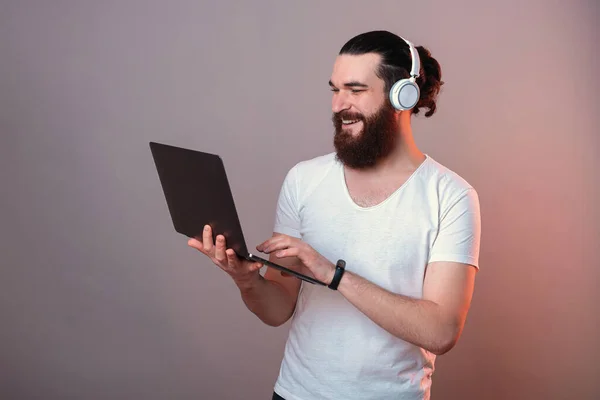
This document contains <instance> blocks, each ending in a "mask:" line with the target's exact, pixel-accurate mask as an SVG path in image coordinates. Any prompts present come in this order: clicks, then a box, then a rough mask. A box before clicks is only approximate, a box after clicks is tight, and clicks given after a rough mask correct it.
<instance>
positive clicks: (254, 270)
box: [188, 225, 262, 288]
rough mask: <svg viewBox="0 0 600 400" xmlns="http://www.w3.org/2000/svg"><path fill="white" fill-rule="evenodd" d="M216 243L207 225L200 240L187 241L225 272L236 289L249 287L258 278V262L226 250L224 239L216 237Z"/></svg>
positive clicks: (260, 264) (231, 250) (259, 265)
mask: <svg viewBox="0 0 600 400" xmlns="http://www.w3.org/2000/svg"><path fill="white" fill-rule="evenodd" d="M216 239H217V243H216V244H215V243H213V238H212V229H211V227H210V226H209V225H206V226H205V227H204V231H203V232H202V238H195V239H190V240H188V245H189V246H190V247H193V248H195V249H196V250H198V251H200V252H201V253H202V254H204V255H206V256H208V257H209V258H210V259H211V261H212V262H213V263H214V264H215V265H216V266H218V267H219V268H221V269H222V270H223V271H225V272H226V273H227V274H229V276H231V278H233V280H234V282H235V283H236V285H238V287H240V288H243V287H247V286H248V285H251V284H252V282H253V281H254V280H255V279H256V278H257V277H258V275H259V272H258V270H259V269H260V268H261V267H262V263H260V262H251V261H248V260H245V259H242V258H240V257H238V255H237V254H236V253H235V251H233V249H227V248H226V243H225V237H224V236H223V235H217V237H216Z"/></svg>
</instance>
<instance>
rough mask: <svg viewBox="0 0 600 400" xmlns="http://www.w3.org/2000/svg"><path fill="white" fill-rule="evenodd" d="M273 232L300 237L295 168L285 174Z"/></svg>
mask: <svg viewBox="0 0 600 400" xmlns="http://www.w3.org/2000/svg"><path fill="white" fill-rule="evenodd" d="M273 231H274V232H277V233H283V234H285V235H289V236H293V237H297V238H300V237H301V235H300V213H299V203H298V169H297V167H294V168H292V169H291V170H290V171H289V172H288V173H287V175H286V177H285V179H284V181H283V184H282V186H281V190H280V192H279V198H278V200H277V207H276V211H275V225H274V228H273Z"/></svg>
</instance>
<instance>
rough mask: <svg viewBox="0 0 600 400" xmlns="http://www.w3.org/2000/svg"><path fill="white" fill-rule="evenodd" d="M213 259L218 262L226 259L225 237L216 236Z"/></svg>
mask: <svg viewBox="0 0 600 400" xmlns="http://www.w3.org/2000/svg"><path fill="white" fill-rule="evenodd" d="M215 258H216V259H217V261H219V262H223V261H225V260H226V259H227V255H226V254H225V236H223V235H217V244H216V245H215Z"/></svg>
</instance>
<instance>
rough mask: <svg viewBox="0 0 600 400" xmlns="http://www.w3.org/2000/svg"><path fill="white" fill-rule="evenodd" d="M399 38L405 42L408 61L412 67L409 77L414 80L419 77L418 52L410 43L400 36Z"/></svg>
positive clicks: (419, 63) (419, 60)
mask: <svg viewBox="0 0 600 400" xmlns="http://www.w3.org/2000/svg"><path fill="white" fill-rule="evenodd" d="M400 38H401V39H402V40H404V41H405V42H406V44H407V45H408V47H409V49H410V59H411V62H412V66H411V68H410V76H411V77H413V78H415V79H416V78H417V77H418V76H419V71H420V69H421V59H420V58H419V52H418V51H417V49H416V48H415V46H414V45H413V44H412V43H411V42H409V41H408V40H406V39H404V38H403V37H402V36H400Z"/></svg>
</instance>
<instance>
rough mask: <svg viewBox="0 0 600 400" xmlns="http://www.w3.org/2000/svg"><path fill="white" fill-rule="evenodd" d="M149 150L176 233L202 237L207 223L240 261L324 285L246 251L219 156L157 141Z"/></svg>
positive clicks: (214, 236) (151, 144)
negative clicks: (250, 262) (259, 263)
mask: <svg viewBox="0 0 600 400" xmlns="http://www.w3.org/2000/svg"><path fill="white" fill-rule="evenodd" d="M150 150H151V152H152V157H153V159H154V163H155V165H156V170H157V172H158V177H159V180H160V183H161V185H162V189H163V192H164V195H165V198H166V201H167V207H168V209H169V212H170V214H171V219H172V221H173V226H174V228H175V231H177V232H179V233H181V234H183V235H185V236H187V237H190V238H197V237H200V238H201V237H202V231H203V229H204V226H205V225H207V224H208V225H210V226H211V228H212V234H213V241H215V240H216V237H217V235H218V234H222V235H223V236H225V243H226V246H227V248H231V249H233V250H234V251H235V252H236V254H237V255H238V256H239V257H240V258H244V259H246V260H248V261H252V262H261V263H263V264H265V265H267V266H269V267H272V268H276V269H278V270H281V271H284V272H286V273H288V274H291V275H293V276H296V277H297V278H300V279H302V280H304V281H306V282H310V283H313V284H317V285H322V286H327V285H326V284H325V283H324V282H321V281H319V280H317V279H315V278H313V277H310V276H307V275H304V274H301V273H299V272H297V271H294V270H291V269H289V268H286V267H284V266H281V265H278V264H276V263H273V262H271V261H269V260H267V259H264V258H261V257H258V256H256V255H254V254H252V253H250V252H249V251H248V248H247V247H246V241H245V239H244V234H243V232H242V227H241V224H240V220H239V218H238V213H237V210H236V208H235V202H234V198H233V194H232V192H231V188H230V186H229V180H228V179H227V174H226V172H225V166H224V164H223V160H222V159H221V157H220V156H218V155H216V154H211V153H205V152H201V151H197V150H191V149H185V148H181V147H176V146H172V145H167V144H164V143H156V142H150Z"/></svg>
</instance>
